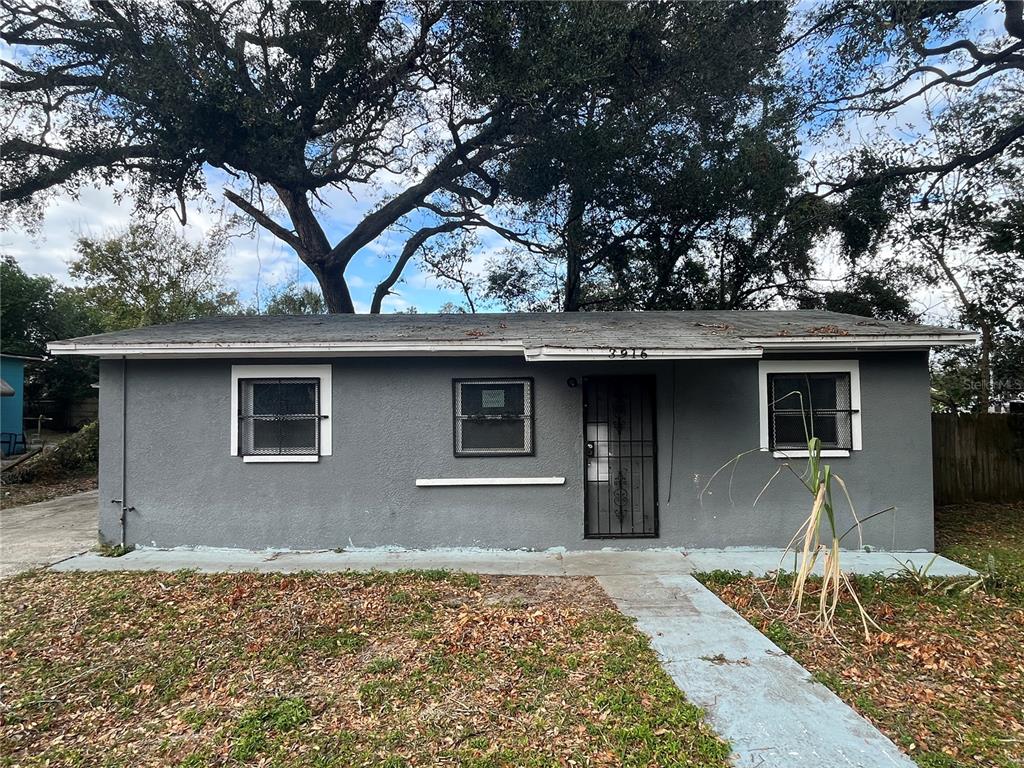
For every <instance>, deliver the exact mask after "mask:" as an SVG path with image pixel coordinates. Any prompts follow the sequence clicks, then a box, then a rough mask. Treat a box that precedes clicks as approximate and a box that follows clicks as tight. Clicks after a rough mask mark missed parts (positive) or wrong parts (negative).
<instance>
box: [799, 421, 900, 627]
mask: <svg viewBox="0 0 1024 768" xmlns="http://www.w3.org/2000/svg"><path fill="white" fill-rule="evenodd" d="M807 454H808V456H807V467H806V469H805V470H804V473H803V474H802V475H799V478H800V481H801V482H802V483H803V484H804V487H806V488H807V491H808V493H810V495H811V498H812V502H811V513H810V514H809V515H808V516H807V519H806V520H804V522H803V524H802V525H801V526H800V528H799V529H798V530H797V532H796V534H795V535H794V536H793V538H792V540H791V541H790V542H789V546H788V547H786V552H787V553H788V552H790V551H793V552H795V553H797V563H796V569H795V572H794V574H793V583H792V586H791V587H790V595H789V605H788V608H787V610H791V611H795V612H796V614H797V615H798V616H799V615H800V614H801V612H802V611H803V603H804V592H805V591H806V588H807V579H808V578H810V577H811V576H812V575H813V574H814V569H815V566H816V565H817V563H818V560H819V558H821V559H822V580H821V593H820V594H819V595H818V609H817V611H816V615H815V620H816V621H817V622H818V624H819V626H820V627H821V629H822V631H824V632H829V633H830V634H832V635H833V636H834V635H835V614H836V608H837V607H838V606H839V600H840V599H841V597H842V593H843V592H844V591H845V592H846V593H847V594H848V595H849V596H850V597H851V598H852V599H853V602H854V603H855V604H856V606H857V611H858V613H859V615H860V621H861V625H862V627H863V628H864V637H865V639H867V638H870V636H871V632H870V627H874V628H875V629H879V630H880V627H879V626H878V625H877V624H876V623H875V621H874V620H873V619H872V618H871V617H870V616H869V615H868V613H867V611H865V610H864V606H863V605H862V604H861V602H860V598H858V597H857V590H856V589H854V587H853V583H852V582H851V581H850V577H849V575H848V574H847V573H846V572H845V571H843V569H842V567H841V563H840V551H841V550H840V546H841V544H842V541H843V539H844V538H845V537H846V536H847V535H849V534H850V533H851V532H852V531H854V530H856V531H857V534H858V536H860V532H861V521H860V520H859V519H858V518H857V512H856V510H855V509H854V507H853V501H852V500H851V499H850V494H849V492H848V491H847V488H846V484H845V483H844V482H843V479H842V478H841V477H839V476H838V475H836V474H834V473H833V472H832V467H831V465H829V464H823V463H822V461H821V440H820V439H819V438H817V437H811V438H808V440H807ZM833 483H835V484H836V485H837V486H839V487H840V488H841V489H842V491H843V494H844V495H845V496H846V500H847V502H848V503H849V505H850V511H851V513H852V514H853V519H854V521H855V523H854V525H853V526H852V527H851V528H850V529H848V530H847V531H845V532H843V533H840V531H839V529H838V528H837V526H836V512H835V506H834V505H833V500H832V485H833ZM884 511H889V510H883V512H884ZM876 514H881V513H876ZM872 517H874V515H872Z"/></svg>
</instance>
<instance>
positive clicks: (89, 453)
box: [4, 421, 100, 483]
mask: <svg viewBox="0 0 1024 768" xmlns="http://www.w3.org/2000/svg"><path fill="white" fill-rule="evenodd" d="M99 450H100V427H99V423H98V422H95V421H94V422H92V423H90V424H86V425H85V426H84V427H82V428H81V429H80V430H78V431H77V432H76V433H75V434H73V435H71V436H70V437H67V438H65V439H64V440H62V441H61V442H60V443H58V444H57V446H56V447H55V448H53V449H52V450H48V451H43V452H42V453H40V454H38V455H36V456H33V457H32V458H30V459H26V460H25V461H23V462H22V463H21V464H19V465H18V466H16V467H13V468H12V469H11V470H9V471H8V472H6V473H4V482H5V483H35V482H41V481H42V482H53V481H56V480H64V479H66V478H70V477H78V476H80V475H84V474H88V473H90V472H95V471H96V468H97V466H98V464H99Z"/></svg>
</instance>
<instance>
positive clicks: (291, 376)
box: [50, 311, 974, 550]
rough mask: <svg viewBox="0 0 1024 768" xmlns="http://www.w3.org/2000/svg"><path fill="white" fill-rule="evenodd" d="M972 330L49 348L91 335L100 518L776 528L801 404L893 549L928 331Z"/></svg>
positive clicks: (383, 529) (421, 535)
mask: <svg viewBox="0 0 1024 768" xmlns="http://www.w3.org/2000/svg"><path fill="white" fill-rule="evenodd" d="M973 340H974V336H973V334H970V333H966V332H963V331H957V330H952V329H948V328H938V327H930V326H922V325H909V324H900V323H893V322H884V321H878V320H873V319H868V318H863V317H857V316H854V315H843V314H835V313H828V312H817V311H778V312H755V311H749V312H748V311H740V312H645V313H624V312H623V313H619V312H607V313H598V312H595V313H574V314H549V315H544V314H487V315H376V316H360V315H355V316H351V315H350V316H315V317H222V318H211V319H205V320H197V321H193V322H186V323H177V324H173V325H165V326H155V327H150V328H142V329H138V330H131V331H123V332H118V333H108V334H101V335H97V336H88V337H84V338H79V339H70V340H68V341H61V342H56V343H54V344H51V345H50V351H51V352H52V353H53V354H55V355H67V354H77V355H83V354H84V355H95V356H98V357H100V358H101V362H100V421H101V425H102V428H101V451H100V513H99V527H100V535H101V538H103V539H104V540H107V541H111V542H117V541H120V540H122V538H123V540H124V541H126V542H127V543H129V544H143V545H155V546H161V547H170V546H181V545H208V546H228V547H247V548H266V547H273V548H277V547H281V548H298V549H310V548H312V549H329V548H336V547H374V546H391V545H394V546H401V547H411V548H429V547H454V546H460V547H470V546H472V547H499V548H524V547H525V548H533V549H547V548H551V547H566V548H570V549H582V548H600V547H607V546H614V547H652V546H657V547H665V546H682V547H741V546H753V547H756V546H765V547H769V546H783V545H785V544H787V543H788V542H789V539H790V537H791V536H792V535H793V533H794V531H795V530H796V528H797V527H798V525H799V524H800V522H801V521H802V520H803V519H804V517H805V516H806V514H807V511H808V502H807V498H806V491H804V489H803V488H802V487H801V486H800V485H799V483H798V482H797V481H796V479H795V478H793V477H786V476H780V477H778V478H777V479H776V480H775V481H774V482H773V483H772V484H771V485H769V487H768V488H767V490H764V491H763V492H762V488H763V487H764V485H765V483H766V482H767V480H768V479H769V477H771V476H772V475H773V474H774V473H775V472H776V471H777V470H778V469H779V468H780V467H781V466H782V465H783V464H784V463H786V462H790V463H791V465H792V466H794V467H795V468H796V469H797V471H799V470H800V468H801V466H802V460H801V454H802V449H804V448H805V444H804V426H803V425H804V423H805V421H808V420H809V421H811V423H813V425H814V432H815V433H816V434H817V435H818V436H819V437H821V438H822V440H823V445H824V446H825V448H826V455H827V456H829V461H830V462H831V463H832V464H833V467H834V469H835V471H836V472H837V473H839V474H841V475H842V476H843V477H844V479H845V481H846V483H847V484H848V486H849V488H850V491H851V493H852V495H853V498H854V502H855V504H856V505H857V511H858V513H860V514H861V515H865V514H867V513H870V512H871V511H874V510H877V509H881V508H883V507H888V506H891V505H895V507H896V508H897V511H896V512H895V513H892V514H886V515H881V516H879V517H876V518H874V519H873V520H871V521H869V522H868V523H867V524H866V526H865V531H864V534H865V536H864V542H865V544H868V545H871V546H874V547H878V548H884V549H891V550H913V549H931V548H932V546H933V539H932V474H931V473H932V468H931V439H930V415H929V414H930V402H929V376H928V350H929V348H930V347H933V346H937V345H948V344H962V343H970V342H971V341H973ZM738 454H745V455H744V456H743V458H742V459H741V460H740V461H739V462H738V463H737V464H736V465H735V466H734V467H730V468H729V470H728V471H726V472H722V473H720V474H719V475H718V477H716V478H715V481H714V482H712V483H711V484H710V486H709V487H708V483H709V480H710V479H711V478H712V476H713V475H714V473H715V471H716V470H717V469H719V468H720V467H722V466H723V465H724V464H726V463H727V462H728V461H729V460H730V459H731V458H733V457H734V456H737V455H738ZM784 474H786V473H784ZM759 493H760V494H761V495H760V498H758V500H757V503H756V504H754V500H755V498H756V497H758V494H759ZM844 522H845V521H844ZM847 543H848V544H851V545H853V546H856V545H857V541H856V540H855V539H853V538H851V539H850V540H848V542H847Z"/></svg>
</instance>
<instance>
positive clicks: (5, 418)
mask: <svg viewBox="0 0 1024 768" xmlns="http://www.w3.org/2000/svg"><path fill="white" fill-rule="evenodd" d="M36 359H38V358H34V357H22V356H20V355H0V453H2V454H3V455H4V456H11V455H14V454H17V453H24V452H25V449H26V444H25V427H24V425H25V413H24V410H25V362H26V361H27V360H36Z"/></svg>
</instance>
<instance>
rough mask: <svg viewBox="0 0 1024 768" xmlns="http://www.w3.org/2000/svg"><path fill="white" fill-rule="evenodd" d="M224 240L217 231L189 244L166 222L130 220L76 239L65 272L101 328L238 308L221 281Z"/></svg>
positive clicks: (222, 234) (226, 311)
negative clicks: (99, 233) (120, 228)
mask: <svg viewBox="0 0 1024 768" xmlns="http://www.w3.org/2000/svg"><path fill="white" fill-rule="evenodd" d="M226 244H227V241H226V237H225V235H224V233H223V232H221V231H214V232H213V233H212V234H211V235H210V236H209V237H207V238H206V239H205V240H203V241H202V242H199V243H191V242H189V241H188V240H186V239H185V238H184V237H182V236H181V235H179V234H178V233H177V232H176V231H175V230H174V228H173V227H170V226H166V225H163V226H161V225H158V226H155V227H154V226H149V225H143V224H132V225H130V226H129V227H128V228H127V229H125V230H123V231H121V232H117V233H114V234H112V235H109V236H105V237H100V238H92V237H82V238H80V239H79V240H78V243H77V244H76V246H75V253H76V254H77V255H76V256H75V258H74V259H72V261H71V262H70V264H69V267H68V272H69V274H70V275H71V277H72V278H75V279H76V280H78V281H80V282H81V283H82V284H83V286H84V287H83V288H82V297H83V300H84V301H85V304H86V306H87V307H88V308H89V311H90V312H91V313H92V314H93V316H94V317H95V318H96V320H97V323H98V324H99V325H100V326H101V327H102V328H103V329H104V330H107V331H115V330H121V329H124V328H138V327H140V326H144V325H156V324H158V323H171V322H175V321H178V320H192V319H194V318H197V317H206V316H209V315H217V314H224V313H229V312H232V311H235V310H236V309H237V305H238V297H237V295H236V294H235V293H234V292H232V291H227V290H225V289H224V286H223V277H224V275H223V272H224V250H225V247H226Z"/></svg>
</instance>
